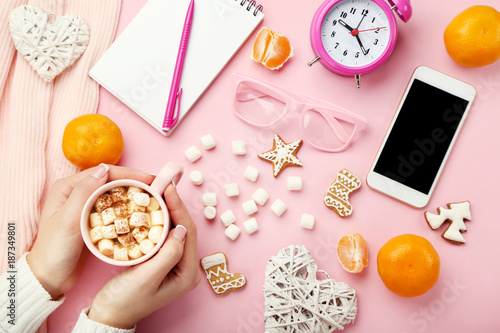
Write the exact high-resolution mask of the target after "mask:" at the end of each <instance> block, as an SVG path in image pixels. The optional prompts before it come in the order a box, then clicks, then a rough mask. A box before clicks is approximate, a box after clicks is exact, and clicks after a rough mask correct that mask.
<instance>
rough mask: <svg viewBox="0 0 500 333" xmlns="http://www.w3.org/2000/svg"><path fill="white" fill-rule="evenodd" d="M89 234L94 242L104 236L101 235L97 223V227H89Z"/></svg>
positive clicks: (100, 228)
mask: <svg viewBox="0 0 500 333" xmlns="http://www.w3.org/2000/svg"><path fill="white" fill-rule="evenodd" d="M89 235H90V240H91V241H92V243H94V244H95V243H97V242H98V241H100V240H101V239H103V238H104V236H103V235H102V226H100V225H98V226H97V227H94V228H92V229H90V233H89Z"/></svg>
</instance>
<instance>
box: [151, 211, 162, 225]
mask: <svg viewBox="0 0 500 333" xmlns="http://www.w3.org/2000/svg"><path fill="white" fill-rule="evenodd" d="M150 215H151V225H163V212H162V211H161V210H155V211H154V212H151V213H150Z"/></svg>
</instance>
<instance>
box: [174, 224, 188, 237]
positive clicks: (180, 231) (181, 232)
mask: <svg viewBox="0 0 500 333" xmlns="http://www.w3.org/2000/svg"><path fill="white" fill-rule="evenodd" d="M186 232H187V229H186V227H185V226H183V225H180V224H179V225H178V226H177V227H175V229H174V232H173V234H172V236H174V238H177V239H178V240H180V241H183V240H184V237H186Z"/></svg>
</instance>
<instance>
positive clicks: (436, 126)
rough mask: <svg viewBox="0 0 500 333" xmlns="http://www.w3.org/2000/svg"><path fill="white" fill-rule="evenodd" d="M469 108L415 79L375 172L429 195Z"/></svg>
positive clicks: (457, 99) (455, 97)
mask: <svg viewBox="0 0 500 333" xmlns="http://www.w3.org/2000/svg"><path fill="white" fill-rule="evenodd" d="M468 104H469V102H468V101H467V100H465V99H463V98H461V97H458V96H455V95H453V94H450V93H448V92H446V91H444V90H441V89H439V88H436V87H434V86H431V85H429V84H427V83H425V82H423V81H420V80H418V79H414V81H413V84H412V86H411V88H410V90H409V91H408V94H407V97H406V99H405V101H404V102H403V105H402V108H401V110H400V112H399V114H398V117H397V119H396V121H395V123H394V126H393V128H392V130H391V132H390V134H389V137H388V138H387V141H386V143H385V145H384V148H383V150H382V152H381V153H380V156H379V159H378V161H377V163H376V165H375V168H374V171H375V172H376V173H379V174H381V175H383V176H386V177H388V178H390V179H393V180H395V181H397V182H399V183H401V184H404V185H406V186H408V187H411V188H412V189H414V190H417V191H419V192H422V193H424V194H428V193H429V191H430V189H431V187H432V184H433V182H434V179H435V178H436V176H437V173H438V171H439V168H440V167H441V164H442V163H443V159H444V157H445V155H446V152H447V151H448V148H449V146H450V143H451V141H452V140H453V137H454V135H455V132H456V131H457V128H458V126H459V124H460V121H461V120H462V117H463V115H464V112H465V110H466V109H467V105H468Z"/></svg>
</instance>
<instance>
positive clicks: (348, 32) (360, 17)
mask: <svg viewBox="0 0 500 333" xmlns="http://www.w3.org/2000/svg"><path fill="white" fill-rule="evenodd" d="M391 15H392V14H391ZM391 18H393V17H391ZM391 27H393V24H391V22H389V17H388V16H387V14H386V12H385V11H384V10H383V9H382V8H381V7H380V6H379V5H378V4H376V3H375V2H373V1H371V0H343V1H340V2H338V3H336V4H335V5H333V6H332V7H331V8H330V10H328V12H327V13H326V15H325V17H324V20H323V23H322V25H321V41H322V44H323V47H324V48H325V51H326V52H327V53H328V55H329V56H330V57H331V58H332V59H333V60H334V61H336V62H337V63H339V64H340V65H343V66H346V67H351V68H358V67H365V66H368V65H370V64H372V63H374V62H375V61H376V60H377V59H379V58H380V57H381V56H382V55H383V54H385V53H387V52H391V51H392V49H391V50H388V49H389V48H392V47H394V45H391V44H392V43H391V35H392V34H393V33H395V31H391Z"/></svg>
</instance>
